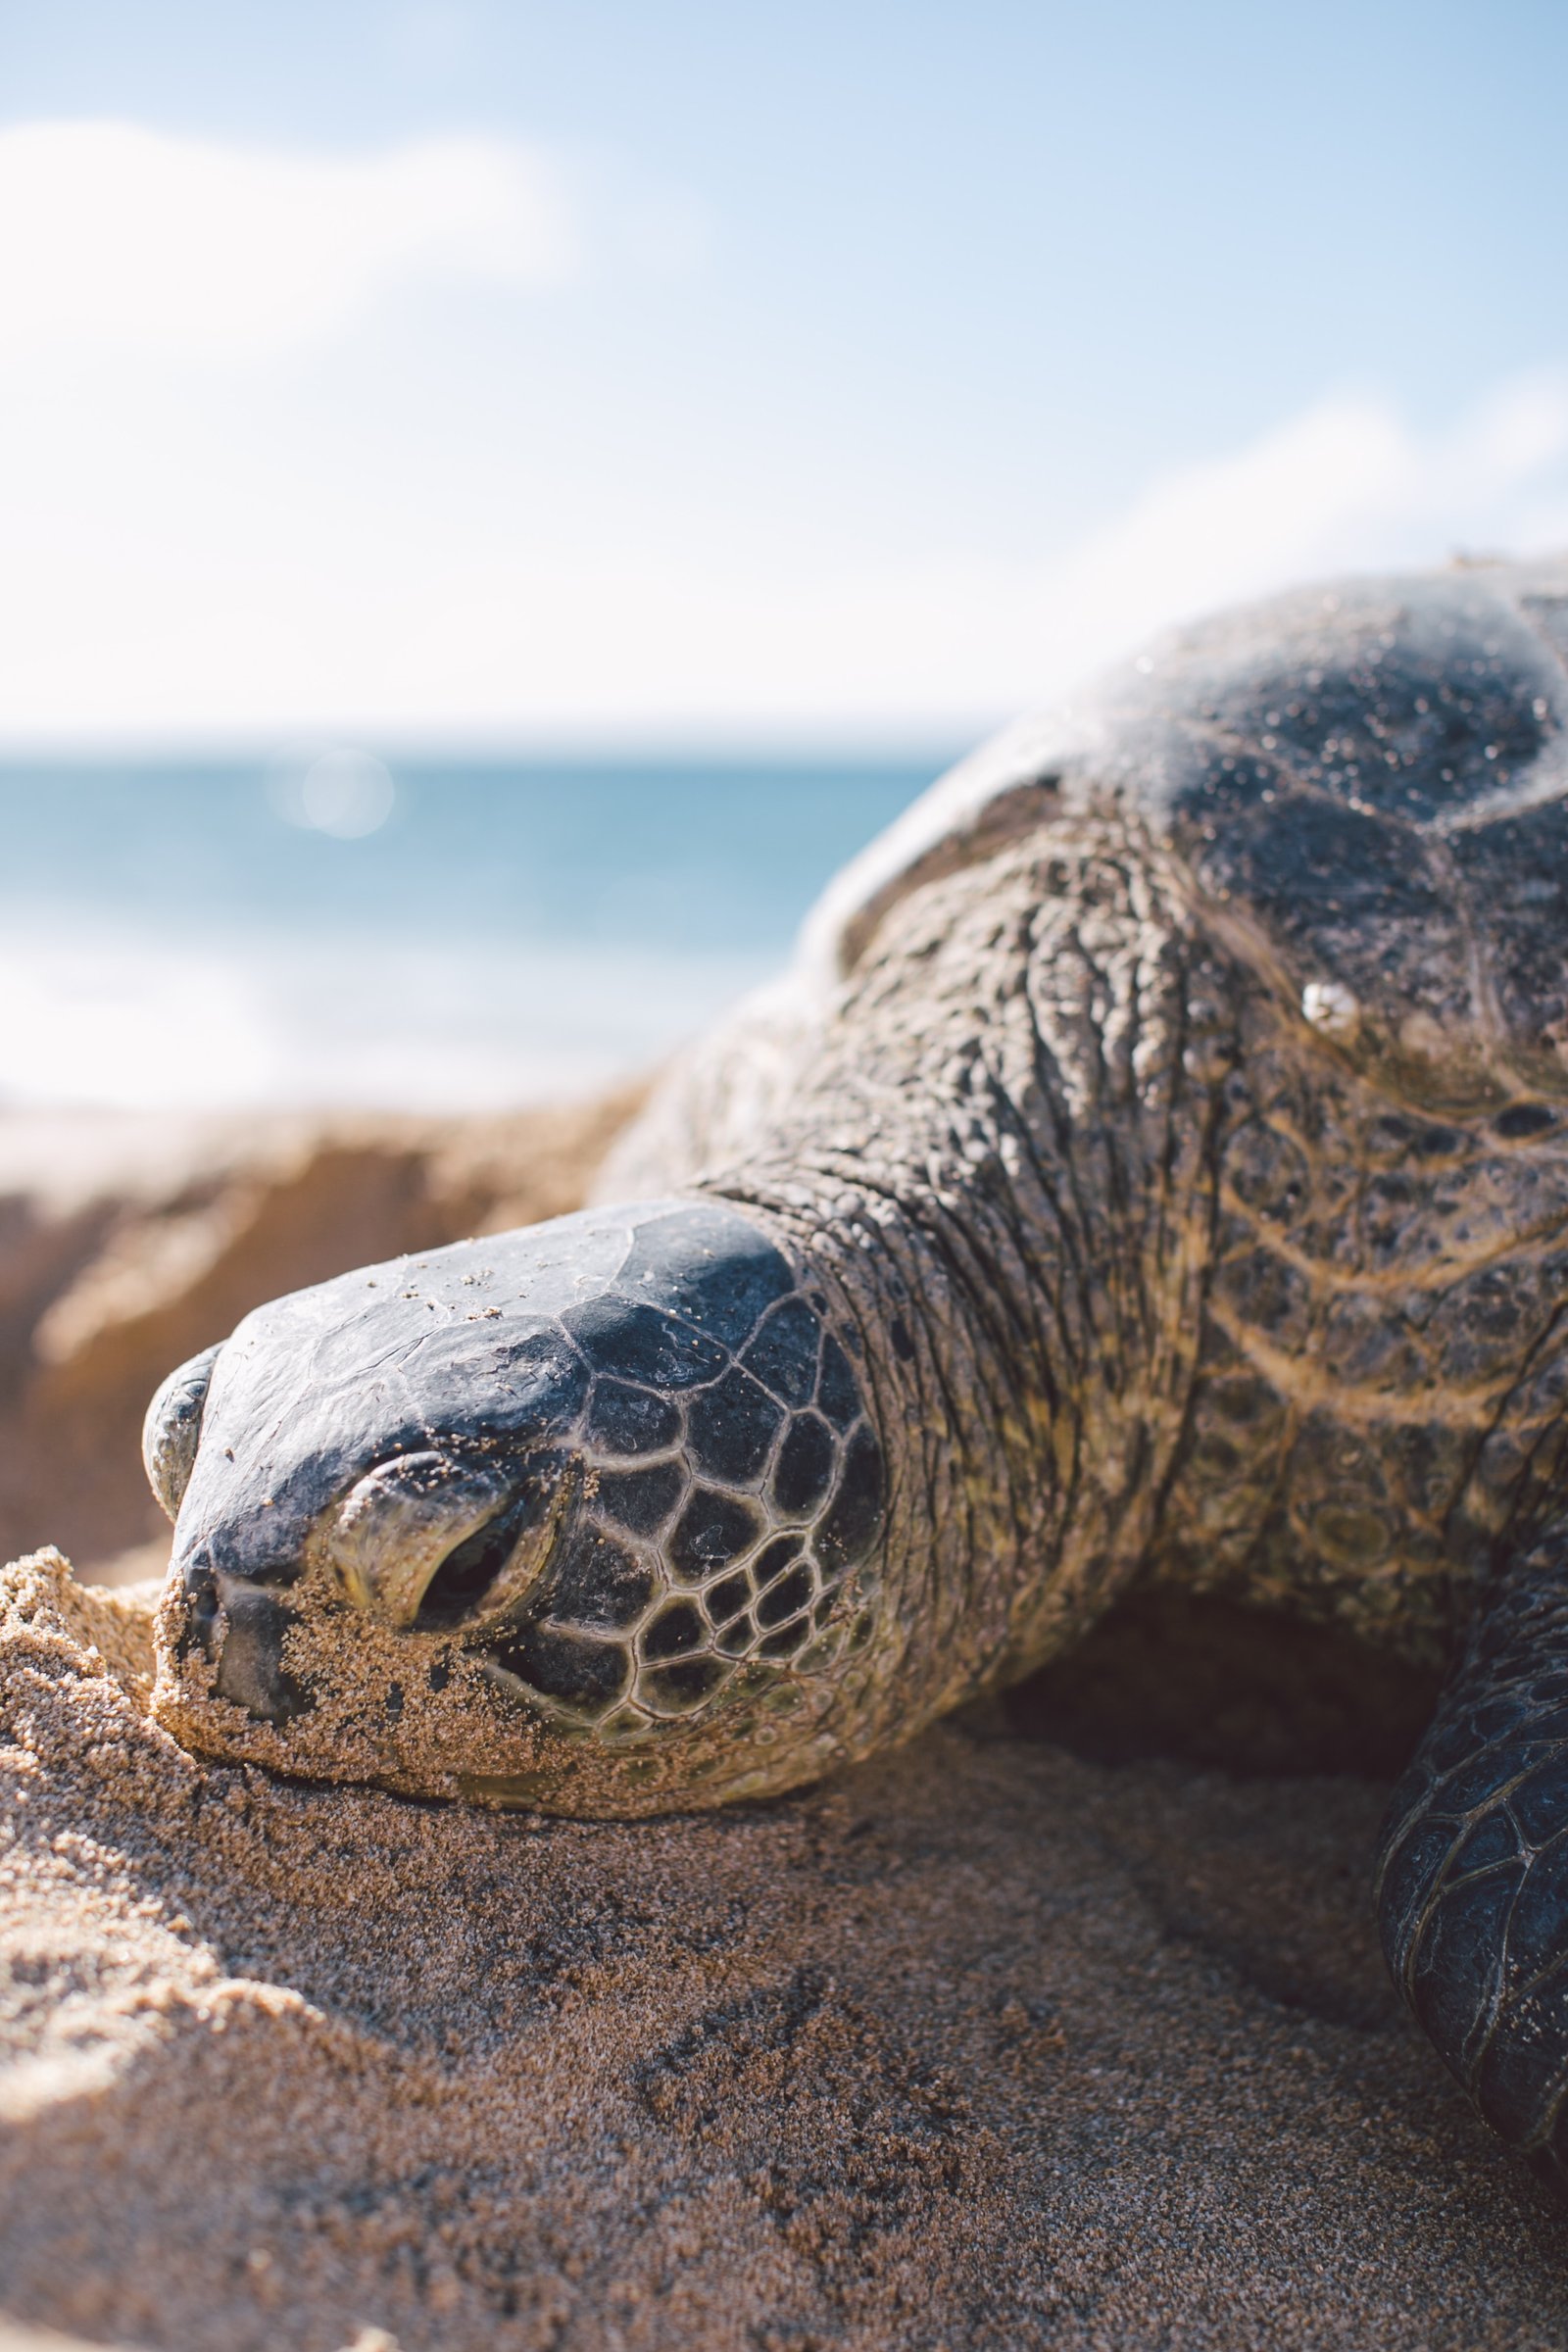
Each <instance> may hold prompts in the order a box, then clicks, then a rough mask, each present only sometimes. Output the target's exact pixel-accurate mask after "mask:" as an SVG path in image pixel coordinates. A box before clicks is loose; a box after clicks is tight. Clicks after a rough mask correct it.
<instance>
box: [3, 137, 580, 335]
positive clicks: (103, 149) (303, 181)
mask: <svg viewBox="0 0 1568 2352" xmlns="http://www.w3.org/2000/svg"><path fill="white" fill-rule="evenodd" d="M576 261H577V246H576V233H575V226H574V221H573V208H572V206H571V204H570V203H569V201H568V199H567V194H566V191H565V188H564V184H563V180H562V177H561V174H560V172H559V171H558V170H557V168H556V167H554V166H553V165H551V164H550V163H549V162H548V161H547V160H545V159H544V158H542V157H540V156H538V155H536V154H533V153H531V152H530V151H528V150H527V149H525V148H522V147H519V146H517V145H515V143H511V142H507V141H502V140H496V139H487V138H480V137H475V136H467V135H466V136H461V137H451V138H429V139H419V140H414V141H410V142H408V143H407V144H405V145H402V146H399V147H394V148H390V149H387V150H386V151H385V152H383V153H380V154H374V155H365V156H338V155H326V156H313V155H305V154H292V153H286V152H281V151H273V150H270V149H266V148H246V147H238V146H229V145H221V144H219V143H217V142H215V141H211V140H204V139H189V138H175V137H170V136H166V135H164V134H162V133H160V132H158V131H154V130H149V129H146V128H145V127H143V126H141V125H139V124H136V123H89V122H60V123H23V124H19V125H17V126H15V127H12V128H10V129H7V130H4V131H0V365H3V364H5V363H7V362H9V363H11V364H12V365H13V366H14V365H15V364H16V363H17V362H18V361H19V360H28V361H36V360H37V359H38V358H39V356H40V355H46V354H48V353H50V352H52V351H53V352H59V351H60V350H62V349H64V350H66V351H70V352H87V353H93V354H102V353H104V352H116V351H119V352H132V353H140V354H154V355H159V356H161V357H164V358H166V359H173V360H176V361H189V360H192V359H194V360H198V361H211V360H219V361H228V362H232V361H236V360H239V361H243V360H247V359H251V358H254V357H256V356H258V355H262V354H268V353H271V352H275V351H279V350H285V349H288V348H289V347H291V346H294V345H298V344H301V343H307V342H310V341H312V340H313V339H315V338H317V337H319V336H320V335H322V334H325V333H330V332H331V331H333V330H334V329H337V328H339V327H340V326H342V325H343V324H344V323H345V321H348V320H351V319H353V318H355V317H356V316H357V315H358V314H359V313H360V312H362V311H363V310H364V309H365V307H366V306H367V305H368V304H369V303H370V302H372V301H373V300H374V299H375V298H376V297H377V296H379V295H381V294H383V293H385V292H386V291H387V289H388V288H390V287H392V286H394V285H395V284H397V283H398V282H399V281H402V280H406V279H409V278H417V277H429V276H441V275H448V276H450V275H454V274H456V275H466V276H474V277H480V278H488V279H491V280H495V281H499V282H502V283H506V284H512V285H518V286H531V285H545V284H550V283H553V282H556V281H558V280H560V279H562V278H563V277H565V276H568V275H570V274H571V273H572V271H573V270H574V269H575V267H576Z"/></svg>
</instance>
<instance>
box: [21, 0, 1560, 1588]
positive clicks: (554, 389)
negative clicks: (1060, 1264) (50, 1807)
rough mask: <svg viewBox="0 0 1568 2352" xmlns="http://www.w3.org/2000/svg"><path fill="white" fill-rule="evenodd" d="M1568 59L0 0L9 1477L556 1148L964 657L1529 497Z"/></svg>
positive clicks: (458, 7) (754, 974)
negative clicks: (262, 1308) (242, 1315)
mask: <svg viewBox="0 0 1568 2352" xmlns="http://www.w3.org/2000/svg"><path fill="white" fill-rule="evenodd" d="M1565 87H1568V13H1565V12H1564V11H1563V10H1562V9H1561V7H1560V6H1551V5H1549V4H1548V0H1495V5H1494V6H1493V7H1492V8H1491V9H1490V10H1488V11H1487V12H1486V14H1485V15H1484V16H1482V15H1479V14H1478V13H1477V12H1476V11H1475V10H1474V9H1473V8H1469V7H1466V8H1461V7H1459V6H1458V5H1455V4H1453V0H1423V4H1422V5H1421V6H1419V7H1418V6H1416V5H1415V4H1414V0H1371V5H1368V0H1355V4H1354V5H1351V4H1350V0H1316V5H1314V6H1313V7H1311V8H1309V9H1308V8H1292V9H1284V8H1277V9H1271V8H1258V7H1256V6H1255V5H1253V6H1244V5H1241V4H1240V0H1189V4H1188V5H1187V6H1186V7H1184V8H1182V9H1180V10H1174V9H1171V8H1169V7H1161V6H1156V5H1155V4H1154V0H1101V5H1099V6H1097V7H1095V8H1093V9H1089V8H1084V7H1078V8H1071V9H1069V8H1066V7H1062V6H1057V5H1053V4H1050V0H1033V4H1032V5H1017V4H1014V0H965V5H963V6H961V7H960V6H958V5H956V0H942V4H941V5H922V4H921V0H899V5H897V6H894V5H892V0H833V5H831V6H829V5H826V0H792V4H791V5H790V6H788V7H784V6H781V5H774V4H772V0H742V4H741V5H735V0H729V4H728V5H720V4H719V0H635V4H633V0H569V4H568V0H265V4H264V0H227V4H226V5H224V6H223V7H221V8H213V7H212V6H210V5H207V4H205V0H137V5H136V6H135V7H134V8H127V7H126V6H124V5H123V0H50V5H49V6H48V7H47V8H39V7H37V6H36V5H32V4H31V0H0V1006H3V1018H0V1546H3V1547H4V1548H14V1547H15V1546H16V1545H17V1544H20V1543H22V1542H36V1541H38V1540H40V1539H41V1538H42V1537H43V1536H45V1535H52V1536H56V1537H58V1538H60V1539H62V1540H64V1541H66V1542H67V1543H68V1544H71V1545H72V1546H73V1548H74V1549H75V1551H76V1554H77V1557H78V1560H82V1559H86V1560H89V1561H97V1560H102V1559H108V1558H110V1557H111V1556H118V1554H119V1552H120V1551H121V1550H123V1548H124V1547H125V1546H127V1545H132V1544H134V1543H135V1542H137V1541H139V1540H140V1539H141V1538H143V1537H145V1536H146V1535H147V1534H148V1532H149V1526H150V1523H149V1522H148V1521H147V1518H146V1512H147V1509H148V1506H147V1504H146V1501H145V1497H144V1495H143V1493H142V1489H141V1486H140V1481H139V1473H138V1472H137V1471H136V1469H135V1459H134V1452H135V1449H134V1435H135V1422H136V1420H137V1418H139V1412H140V1407H141V1403H142V1401H143V1400H144V1398H145V1397H146V1395H147V1393H148V1391H149V1389H150V1388H151V1386H152V1385H153V1384H154V1383H155V1382H156V1380H157V1379H158V1378H159V1377H161V1375H162V1373H163V1371H164V1370H166V1369H167V1368H168V1366H169V1364H170V1363H172V1362H173V1361H175V1360H177V1357H178V1356H179V1355H180V1354H181V1353H184V1352H189V1350H190V1349H191V1348H195V1347H199V1346H203V1345H205V1344H206V1343H207V1342H208V1341H209V1340H211V1339H214V1338H219V1337H221V1336H222V1334H223V1333H224V1332H225V1331H226V1330H227V1329H229V1328H230V1327H231V1325H232V1322H233V1320H234V1318H235V1316H236V1315H237V1314H238V1313H239V1312H242V1311H243V1309H244V1307H245V1306H246V1305H248V1304H249V1303H251V1301H252V1300H253V1299H255V1298H258V1297H261V1296H265V1295H267V1294H268V1293H269V1292H270V1291H273V1290H278V1289H282V1288H286V1287H290V1286H291V1285H293V1284H294V1283H297V1282H300V1281H306V1280H311V1279H315V1278H316V1276H317V1275H319V1274H325V1273H328V1272H331V1271H333V1270H335V1269H336V1267H338V1266H340V1265H342V1264H343V1263H346V1262H351V1261H352V1260H354V1259H356V1258H358V1259H365V1258H368V1257H372V1256H376V1255H381V1254H389V1253H390V1252H391V1251H393V1250H398V1249H402V1248H407V1247H414V1246H418V1245H422V1244H424V1243H427V1242H430V1241H438V1240H442V1239H446V1238H451V1237H452V1236H453V1235H455V1234H457V1233H461V1232H464V1231H467V1230H472V1229H473V1228H475V1227H479V1226H483V1225H485V1224H487V1223H491V1224H493V1223H499V1222H505V1221H508V1220H512V1219H515V1218H517V1217H520V1216H525V1215H531V1214H538V1213H546V1212H548V1211H552V1210H554V1209H557V1208H562V1207H567V1206H570V1205H572V1203H573V1202H574V1201H575V1200H576V1199H577V1198H579V1197H580V1193H581V1189H582V1185H583V1183H584V1182H585V1181H586V1180H587V1177H588V1175H589V1173H590V1172H591V1169H592V1167H593V1165H594V1163H595V1161H596V1158H597V1156H598V1154H599V1153H600V1152H602V1150H603V1148H604V1144H605V1140H606V1138H607V1137H608V1136H609V1134H610V1133H611V1132H612V1131H613V1126H614V1123H615V1121H616V1120H617V1119H618V1118H621V1117H623V1116H624V1114H625V1111H626V1109H627V1107H628V1105H629V1104H630V1103H632V1102H633V1101H634V1100H635V1096H636V1087H637V1084H638V1082H639V1074H640V1073H643V1072H646V1071H647V1070H648V1069H649V1068H651V1067H652V1066H654V1065H655V1064H657V1062H658V1061H659V1059H660V1058H661V1056H662V1055H664V1054H667V1053H668V1052H669V1051H670V1049H671V1048H672V1047H673V1046H674V1045H676V1044H677V1043H678V1041H679V1040H680V1039H681V1038H683V1037H684V1036H687V1035H689V1034H690V1033H691V1032H692V1031H693V1030H695V1029H696V1028H698V1027H700V1026H702V1025H703V1024H704V1023H706V1022H707V1021H708V1020H709V1019H711V1016H712V1015H713V1014H714V1013H715V1012H716V1011H717V1010H718V1009H719V1008H720V1007H721V1006H722V1005H723V1004H724V1003H725V1002H726V1001H727V1000H729V999H730V998H732V997H733V996H734V995H736V994H737V993H738V992H740V991H741V990H742V989H744V988H745V987H747V986H749V985H750V984H752V983H753V982H755V981H757V980H760V979H761V978H763V977H764V976H765V975H766V974H767V973H768V972H769V971H770V970H772V969H774V968H775V967H776V966H777V965H778V964H779V963H780V962H781V960H782V959H783V957H784V956H785V955H786V954H787V952H788V946H789V941H790V938H791V935H792V933H793V931H794V929H795V927H796V925H797V923H798V921H799V919H800V917H801V915H802V913H803V912H804V911H805V909H806V907H807V906H808V905H809V902H810V900H811V898H812V897H813V895H814V894H815V892H816V891H817V890H818V889H819V888H820V887H821V885H822V883H823V882H825V881H826V879H827V878H828V876H829V875H830V874H831V873H832V872H833V870H834V869H835V867H836V866H838V865H839V864H840V863H841V862H842V861H843V860H844V858H846V857H848V856H849V855H850V854H851V853H852V852H853V851H854V850H855V849H857V848H858V846H859V845H860V844H861V843H862V842H863V841H865V840H866V839H867V838H869V836H870V835H871V834H872V833H874V832H875V831H876V830H877V829H878V828H879V827H880V826H881V825H882V824H884V823H885V822H886V821H887V820H888V819H889V818H890V817H891V816H892V815H894V814H895V813H896V812H897V810H898V809H900V808H901V807H902V806H904V804H905V803H906V802H907V800H908V799H909V798H910V797H912V795H913V794H914V793H916V792H917V791H918V790H920V789H921V787H922V786H923V785H924V784H926V783H927V782H929V781H930V780H931V779H932V778H933V777H934V776H935V775H936V774H937V773H938V771H939V770H940V769H941V768H942V766H943V765H944V764H946V762H947V761H948V760H950V759H951V758H952V757H953V756H954V755H955V754H956V753H958V752H960V751H961V750H963V749H965V748H966V747H967V746H968V744H970V743H971V742H972V741H973V740H974V738H975V737H976V736H977V735H978V734H980V733H981V732H983V731H984V730H985V729H987V728H989V727H990V726H992V725H994V724H996V723H998V722H1000V721H1002V720H1004V719H1005V718H1007V717H1009V716H1011V715H1012V714H1014V713H1015V712H1016V711H1018V710H1019V709H1020V708H1023V707H1026V706H1028V705H1030V704H1034V703H1038V702H1041V701H1043V700H1047V699H1049V698H1050V697H1051V696H1053V695H1054V694H1055V693H1057V692H1059V691H1061V690H1062V689H1063V688H1064V687H1066V686H1067V685H1068V684H1069V683H1070V682H1071V681H1072V679H1073V678H1074V677H1075V676H1076V675H1077V674H1078V673H1080V672H1082V671H1084V670H1086V669H1088V668H1092V667H1094V666H1095V665H1097V664H1099V663H1102V662H1111V661H1114V660H1117V659H1119V658H1122V657H1124V656H1125V655H1126V653H1127V652H1128V651H1129V650H1130V649H1131V648H1132V647H1133V646H1135V645H1136V644H1137V642H1138V641H1139V640H1140V639H1141V638H1142V637H1144V636H1145V635H1146V634H1147V633H1149V632H1150V631H1152V630H1153V629H1155V628H1158V627H1159V626H1161V625H1163V624H1165V623H1167V622H1169V621H1171V620H1174V619H1177V618H1179V617H1181V616H1183V615H1185V614H1189V613H1194V612H1197V611H1199V610H1201V609H1202V608H1205V607H1209V606H1212V605H1215V604H1217V603H1221V602H1223V601H1226V600H1228V599H1233V598H1240V597H1245V596H1248V595H1250V594H1254V593H1257V592H1260V591H1263V590H1266V589H1268V588H1271V587H1275V586H1283V585H1285V584H1287V583H1289V582H1292V581H1295V580H1298V579H1299V578H1302V577H1306V576H1310V575H1311V574H1313V573H1326V572H1334V571H1336V570H1342V569H1347V568H1354V567H1366V566H1378V565H1387V564H1432V563H1439V562H1442V561H1444V560H1445V559H1446V558H1447V557H1449V556H1450V555H1452V554H1454V553H1467V554H1471V555H1485V554H1490V553H1497V552H1501V553H1529V552H1533V551H1538V550H1542V549H1545V548H1548V547H1550V546H1552V545H1560V544H1563V543H1568V301H1565V272H1564V269H1563V263H1562V256H1561V243H1562V221H1563V220H1564V218H1565V217H1568V141H1565V139H1564V137H1563V132H1562V121H1561V115H1562V94H1563V91H1564V89H1565ZM606 1089H610V1090H612V1091H611V1092H610V1093H609V1094H607V1093H606V1092H605V1090H606ZM616 1090H618V1091H616ZM540 1103H555V1104H558V1105H565V1106H566V1107H565V1108H563V1109H558V1110H551V1111H538V1110H535V1109H533V1108H531V1107H530V1106H532V1105H537V1104H540ZM323 1121H324V1122H326V1124H325V1125H323V1124H322V1122H323ZM313 1122H314V1123H313Z"/></svg>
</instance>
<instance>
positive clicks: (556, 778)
mask: <svg viewBox="0 0 1568 2352" xmlns="http://www.w3.org/2000/svg"><path fill="white" fill-rule="evenodd" d="M944 764H945V760H944V759H943V758H942V757H940V756H937V755H933V756H932V757H931V758H930V759H929V760H925V761H918V760H905V761H894V760H889V761H883V762H876V761H869V760H846V761H842V762H837V763H830V762H825V761H819V762H813V763H810V764H806V763H802V764H798V765H785V764H776V765H764V764H760V763H751V764H748V763H744V762H731V763H720V762H717V761H708V762H703V761H695V760H687V761H679V760H664V761H641V762H631V761H628V762H625V763H621V764H615V763H613V762H609V761H606V762H602V763H590V762H587V761H582V760H558V761H554V762H552V761H548V760H530V761H526V762H502V761H491V762H486V763H479V762H475V761H471V760H469V761H447V762H441V761H439V760H423V761H418V762H415V761H409V762H398V761H392V762H390V763H384V762H382V761H380V760H375V759H372V758H370V757H368V756H367V755H364V754H359V753H349V752H342V751H327V752H324V753H321V752H318V753H316V754H314V755H310V756H302V757H301V758H298V759H291V760H270V761H263V760H249V761H242V760H209V761H205V762H203V761H194V760H192V761H182V762H179V763H172V762H170V761H167V760H166V761H161V762H154V761H144V762H132V761H126V760H120V761H114V762H111V761H101V762H98V763H86V762H74V763H69V764H68V763H64V762H61V761H59V760H49V761H31V762H25V761H23V760H9V761H6V762H0V1004H3V1005H4V1017H3V1018H0V1107H7V1108H41V1107H49V1108H53V1107H67V1106H77V1105H80V1106H104V1107H117V1108H126V1109H139V1108H153V1109H159V1108H182V1109H186V1108H188V1109H203V1108H244V1107H250V1106H260V1105H273V1104H279V1105H280V1104H327V1105H344V1106H349V1105H364V1106H384V1107H410V1108H420V1109H464V1108H479V1107H491V1106H499V1105H504V1104H507V1103H522V1102H529V1101H534V1100H538V1099H540V1098H543V1097H548V1096H563V1095H568V1094H576V1093H581V1092H583V1091H586V1090H588V1089H591V1088H594V1087H597V1086H601V1085H603V1084H605V1083H606V1082H607V1081H609V1080H611V1079H613V1078H615V1077H616V1076H618V1075H621V1074H622V1073H625V1072H629V1071H632V1070H636V1069H638V1068H642V1067H646V1066H647V1065H648V1064H650V1063H651V1062H653V1061H655V1060H657V1059H658V1058H659V1057H660V1056H661V1055H662V1054H665V1053H667V1052H668V1051H669V1050H670V1049H671V1048H672V1047H674V1046H675V1045H677V1044H678V1043H679V1042H680V1041H681V1040H682V1039H683V1038H685V1037H687V1036H690V1035H692V1034H694V1033H695V1032H696V1031H698V1030H700V1029H701V1028H702V1027H703V1026H705V1025H706V1024H707V1023H708V1022H709V1021H711V1019H712V1018H713V1017H714V1015H715V1014H716V1013H717V1012H719V1011H721V1010H722V1008H723V1007H724V1005H726V1004H728V1003H730V1002H731V1001H733V999H734V998H736V997H737V996H739V995H740V994H741V993H742V992H744V991H745V990H746V989H748V988H750V987H752V986H753V985H754V984H756V983H757V982H758V981H760V980H761V979H764V978H765V977H766V976H767V975H768V974H769V973H771V972H773V971H775V970H777V969H778V968H779V967H780V966H781V965H782V963H783V962H784V961H785V959H786V957H787V956H788V953H789V949H790V944H791V941H792V938H793V936H794V933H795V930H796V928H797V926H798V924H799V922H800V920H801V917H802V916H803V914H804V913H805V912H806V910H807V908H808V907H809V905H810V903H811V901H812V899H813V898H814V897H815V895H816V893H817V892H818V891H819V890H820V888H821V887H822V885H823V884H824V883H825V882H826V881H827V880H828V878H829V877H830V876H831V875H832V874H833V873H834V871H835V870H836V869H837V867H838V866H840V865H841V864H842V863H843V862H844V860H845V859H846V858H848V857H850V856H852V855H853V854H854V852H855V851H856V850H858V848H860V847H861V846H862V844H863V843H865V842H866V841H868V840H870V839H871V837H872V836H873V835H874V834H875V833H877V832H878V831H880V829H881V828H882V826H883V825H885V824H886V823H888V822H889V821H890V820H891V819H892V818H893V817H894V816H896V815H897V814H898V812H899V810H900V809H903V808H904V807H905V806H906V805H907V803H908V802H909V801H910V800H911V799H912V798H913V797H914V796H915V794H916V793H918V792H919V791H921V790H922V789H923V788H924V786H925V785H926V784H928V783H929V782H930V781H931V780H932V778H933V777H934V776H935V775H936V774H937V773H938V771H939V769H940V768H941V767H942V766H943V765H944Z"/></svg>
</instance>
